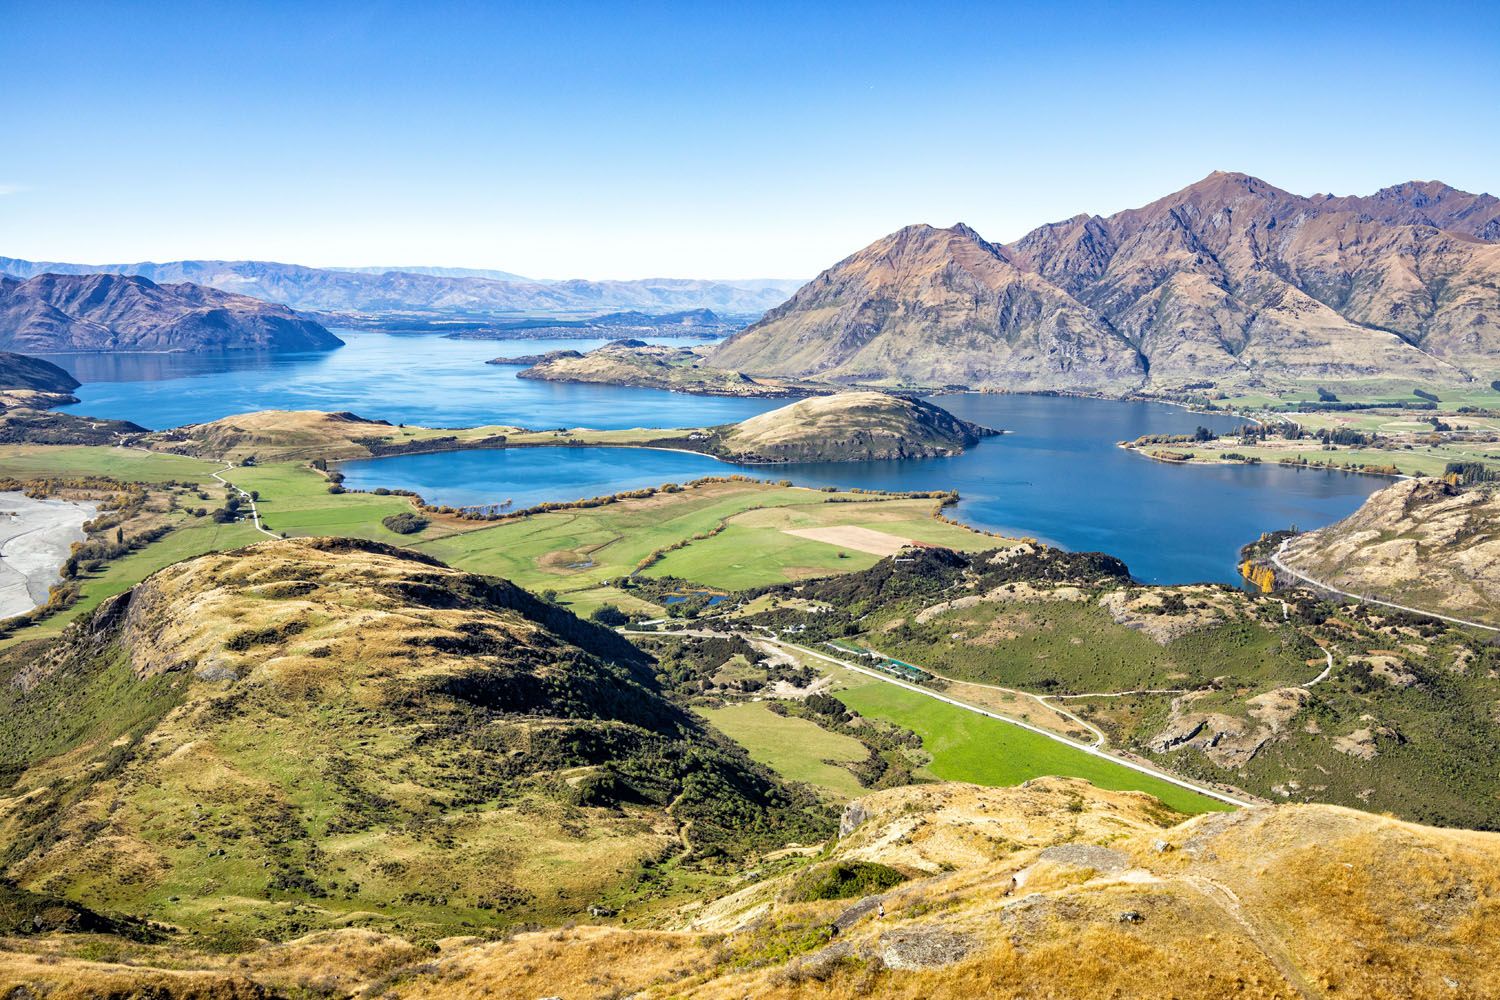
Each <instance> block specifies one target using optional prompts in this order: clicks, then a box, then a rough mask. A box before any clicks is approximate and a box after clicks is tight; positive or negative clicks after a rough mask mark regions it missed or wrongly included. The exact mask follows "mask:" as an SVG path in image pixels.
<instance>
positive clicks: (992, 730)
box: [811, 661, 1229, 813]
mask: <svg viewBox="0 0 1500 1000" xmlns="http://www.w3.org/2000/svg"><path fill="white" fill-rule="evenodd" d="M811 662H813V663H817V661H811ZM818 665H819V667H820V669H822V668H823V667H826V666H827V664H818ZM831 669H833V670H834V671H835V672H836V673H835V676H836V677H837V678H838V681H837V684H836V687H837V690H836V692H835V693H836V694H837V696H838V698H839V699H840V700H841V701H843V702H844V703H845V704H846V705H848V706H849V707H850V708H852V709H854V710H855V711H857V712H859V713H860V714H862V715H867V716H869V717H871V718H875V719H884V720H886V721H887V722H893V723H895V724H896V725H898V726H904V727H905V728H907V729H910V730H912V731H913V732H915V733H916V734H917V735H919V736H921V737H922V748H923V749H924V750H926V751H927V752H928V753H929V754H931V755H932V762H931V763H930V764H928V765H927V770H928V771H930V772H931V773H932V774H933V776H934V777H937V778H940V779H942V780H944V781H969V782H973V783H974V784H976V785H996V786H1006V785H1018V784H1020V783H1021V782H1023V781H1029V780H1030V779H1032V778H1039V777H1042V776H1044V775H1051V774H1059V775H1067V776H1070V777H1076V778H1083V779H1084V780H1086V781H1090V782H1093V783H1094V784H1096V785H1098V786H1099V787H1101V788H1111V789H1117V790H1135V791H1142V792H1147V793H1149V794H1151V795H1155V796H1156V797H1157V798H1159V799H1161V800H1162V802H1164V803H1166V804H1167V805H1168V806H1170V807H1171V808H1173V809H1176V810H1178V811H1179V812H1184V813H1201V812H1209V811H1214V810H1224V809H1228V808H1229V807H1228V806H1227V805H1225V804H1224V803H1222V802H1219V801H1217V800H1216V799H1211V798H1208V797H1207V796H1204V795H1199V794H1197V793H1196V792H1191V791H1188V790H1187V789H1185V788H1180V787H1178V786H1177V785H1174V784H1172V783H1170V782H1167V781H1162V780H1160V779H1158V778H1153V777H1151V776H1150V775H1146V774H1141V773H1140V772H1138V771H1133V770H1131V769H1130V768H1128V767H1124V766H1122V765H1119V764H1114V763H1111V762H1110V761H1108V760H1104V759H1102V758H1100V757H1096V756H1094V755H1093V754H1089V753H1084V752H1083V751H1082V750H1075V749H1073V748H1072V747H1069V746H1067V745H1065V744H1062V743H1059V742H1057V741H1056V740H1052V739H1048V738H1047V737H1045V736H1040V735H1038V734H1036V733H1033V732H1030V731H1028V730H1025V729H1022V728H1020V727H1019V726H1013V725H1010V724H1009V723H1005V722H1001V721H999V720H998V719H991V718H988V717H986V716H983V715H979V714H977V713H975V712H970V711H967V710H965V709H962V708H959V707H957V706H955V705H949V704H947V703H946V702H941V701H938V700H937V699H935V698H929V697H927V696H925V695H922V694H918V693H917V692H915V691H909V690H906V689H904V688H900V687H897V686H896V685H894V684H887V683H886V682H884V681H879V680H875V679H873V678H869V677H866V676H864V675H863V674H856V673H853V672H852V671H848V670H842V669H839V668H831Z"/></svg>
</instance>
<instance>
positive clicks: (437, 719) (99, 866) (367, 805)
mask: <svg viewBox="0 0 1500 1000" xmlns="http://www.w3.org/2000/svg"><path fill="white" fill-rule="evenodd" d="M0 671H3V677H4V683H3V684H0V698H3V706H0V709H3V710H0V747H3V749H0V780H3V783H4V785H5V787H6V788H7V789H8V791H7V793H6V795H5V797H4V798H3V799H0V865H3V875H4V876H5V877H7V878H10V879H13V880H14V881H16V882H17V883H18V884H20V885H21V886H23V887H26V888H30V889H37V890H39V891H40V887H43V886H45V887H46V889H45V891H46V892H48V893H51V894H53V895H58V896H63V897H66V898H69V899H73V900H77V901H79V902H82V903H84V904H85V905H88V906H90V907H94V908H97V909H101V910H105V911H114V912H125V913H132V914H137V915H141V916H148V917H150V918H152V919H156V920H166V921H169V922H171V923H173V924H176V925H179V926H182V927H185V928H188V929H190V930H192V931H193V932H194V933H195V934H197V935H199V936H201V937H202V938H203V939H204V940H217V939H223V940H227V941H234V942H239V943H240V944H243V943H244V942H248V941H250V940H253V939H254V938H257V937H269V938H273V939H274V938H281V937H285V936H288V935H293V934H297V933H301V932H303V931H305V930H307V929H310V928H315V927H333V926H340V925H343V924H345V923H348V922H350V921H355V922H358V923H360V924H362V925H370V926H379V927H385V928H390V929H397V928H400V929H404V930H406V931H407V932H408V933H415V934H431V935H438V936H440V935H441V933H455V932H459V931H460V930H462V929H464V928H478V927H486V926H490V927H494V926H505V925H509V924H514V923H516V922H518V921H523V920H526V919H535V918H538V917H545V918H547V919H554V920H558V919H563V918H565V917H567V916H569V915H577V914H579V913H582V912H583V911H584V910H585V909H586V908H587V907H588V906H590V905H592V904H600V905H603V904H605V903H608V905H610V906H618V905H620V904H621V903H623V902H630V901H635V902H636V903H640V901H641V899H642V898H643V897H642V891H643V890H642V886H647V887H649V891H648V892H646V893H645V897H646V898H649V897H651V896H653V895H657V896H659V895H661V894H662V893H663V892H665V893H667V894H668V895H671V894H672V892H673V891H674V890H673V886H678V887H679V889H678V890H677V891H680V886H681V885H683V884H691V883H692V882H693V881H694V880H697V881H699V882H701V881H703V880H704V879H711V878H712V877H715V875H716V873H717V872H718V871H719V868H718V865H719V863H720V861H719V859H730V858H739V857H741V856H743V854H744V853H745V852H748V851H753V850H757V849H764V848H766V847H771V846H780V845H781V844H784V843H785V842H787V841H789V840H796V839H798V838H809V837H816V836H819V835H820V834H821V833H822V832H823V831H824V830H825V829H826V826H825V825H824V824H826V821H827V820H826V816H825V814H824V813H822V812H821V811H820V809H819V808H818V807H817V806H816V805H815V804H814V803H813V802H812V800H811V799H799V798H797V797H796V796H795V795H793V794H790V793H789V792H788V791H787V790H786V789H785V788H784V787H782V786H781V785H780V784H778V782H777V781H776V780H775V779H774V778H773V777H772V776H771V774H770V773H769V772H767V771H765V770H763V769H761V768H758V767H757V766H756V765H754V764H753V763H752V762H751V761H750V760H749V759H748V758H747V757H745V756H744V755H743V754H742V753H741V752H739V751H737V750H736V749H734V748H733V746H732V744H729V743H728V742H726V741H724V740H722V738H720V737H716V736H715V735H713V734H712V732H711V731H710V730H708V729H706V728H705V727H704V726H703V725H702V724H701V723H700V722H699V721H698V720H697V719H696V718H695V717H694V716H693V715H692V714H691V713H687V712H684V711H682V710H681V709H679V708H677V707H676V706H675V705H674V704H672V703H671V702H670V701H669V700H667V699H666V698H665V697H664V696H663V695H662V693H661V692H660V690H659V688H658V686H657V682H656V679H655V676H654V674H653V672H652V670H651V666H650V661H649V658H648V657H647V656H646V655H645V654H643V653H641V652H640V651H639V650H637V649H635V648H634V647H632V646H631V645H629V644H628V643H626V642H625V641H623V640H622V639H620V638H619V637H617V636H616V635H614V634H613V633H611V632H609V631H607V630H604V629H601V628H598V627H596V626H592V625H589V624H587V623H584V622H582V621H580V620H578V619H576V618H574V617H573V616H572V615H570V614H568V613H567V612H566V611H563V610H561V609H559V608H557V607H555V606H553V605H549V604H546V603H544V602H541V601H538V600H536V599H535V598H533V597H531V596H529V595H527V594H526V593H525V592H524V591H521V590H519V589H517V588H515V587H513V586H511V585H510V584H507V583H504V582H502V581H497V580H493V579H485V578H480V577H476V576H471V575H468V574H464V573H461V572H458V571H455V570H451V569H448V568H446V567H444V566H442V565H441V564H440V563H437V562H436V561H433V560H430V559H427V558H425V557H420V556H416V555H413V554H411V553H408V552H403V551H402V550H398V549H394V548H390V547H386V546H381V545H379V544H378V543H372V542H360V541H355V540H349V539H344V540H338V539H322V540H302V541H285V542H265V543H261V544H258V545H255V546H251V547H249V548H245V549H241V550H239V551H237V552H234V553H229V554H223V555H211V556H205V557H201V558H198V559H194V560H189V561H187V562H184V563H180V564H178V565H176V566H173V567H171V568H169V569H166V570H164V571H162V572H160V573H158V574H156V575H155V576H153V577H152V578H151V579H150V580H148V581H147V582H146V583H144V584H141V585H140V586H138V587H136V588H135V589H134V590H132V591H130V592H129V593H128V594H124V595H121V596H120V597H118V598H116V599H114V600H112V601H110V602H107V603H106V604H104V605H103V606H101V607H100V609H99V610H98V611H97V612H95V613H94V614H93V615H92V616H90V617H88V618H87V619H84V620H80V621H79V622H78V623H77V624H76V625H75V626H74V628H73V629H71V630H70V631H69V632H67V633H66V634H64V635H63V637H62V638H61V640H60V641H59V642H58V643H57V644H56V645H54V646H53V647H50V648H46V649H41V648H38V647H36V646H35V645H32V646H23V647H17V648H15V649H13V650H12V651H10V652H9V653H8V654H7V655H6V656H5V658H4V661H3V664H0ZM726 863H728V862H726ZM661 866H665V868H663V871H665V872H667V873H671V872H676V871H679V870H680V871H681V874H680V875H668V876H663V875H658V874H656V872H657V869H658V868H659V867H661ZM643 873H644V874H643ZM648 874H649V875H650V877H649V878H647V877H646V875H648ZM647 908H648V909H649V906H648V907H647ZM236 946H240V945H239V944H237V945H236Z"/></svg>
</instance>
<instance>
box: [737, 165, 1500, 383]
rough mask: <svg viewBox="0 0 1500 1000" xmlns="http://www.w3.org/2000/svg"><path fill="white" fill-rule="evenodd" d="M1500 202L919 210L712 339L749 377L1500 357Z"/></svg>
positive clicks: (1482, 364)
mask: <svg viewBox="0 0 1500 1000" xmlns="http://www.w3.org/2000/svg"><path fill="white" fill-rule="evenodd" d="M1497 239H1500V199H1496V198H1494V197H1492V196H1489V195H1472V194H1468V193H1466V192H1462V191H1457V190H1456V189H1453V188H1450V187H1447V186H1446V185H1442V184H1439V183H1437V182H1412V183H1407V184H1401V185H1396V186H1394V187H1391V188H1386V189H1384V190H1382V191H1380V192H1377V193H1376V194H1374V195H1370V196H1366V197H1334V196H1331V195H1314V196H1311V197H1303V196H1299V195H1294V194H1291V193H1289V192H1286V191H1283V190H1281V189H1279V188H1276V187H1273V186H1272V185H1270V184H1267V183H1265V182H1264V181H1261V180H1259V179H1257V178H1254V177H1250V176H1248V175H1245V174H1235V173H1222V172H1216V173H1214V174H1211V175H1209V176H1208V177H1206V178H1204V179H1203V180H1202V181H1199V182H1198V183H1196V184H1193V185H1190V186H1189V187H1187V188H1184V189H1183V190H1181V191H1178V192H1176V193H1175V194H1172V195H1169V196H1167V197H1165V198H1162V199H1159V200H1158V201H1155V202H1152V203H1151V204H1149V205H1146V206H1143V207H1141V208H1137V209H1130V210H1127V211H1123V212H1117V213H1115V214H1113V215H1110V216H1094V215H1079V216H1075V217H1073V218H1071V219H1068V220H1065V221H1063V222H1058V223H1053V224H1051V225H1046V226H1042V227H1040V228H1038V229H1036V230H1034V231H1032V232H1031V233H1028V234H1027V235H1026V236H1024V237H1022V238H1021V239H1019V240H1017V241H1015V242H1014V243H1011V244H993V243H989V242H987V241H986V240H984V239H983V238H982V237H981V236H980V235H979V234H978V233H976V232H975V231H974V230H973V229H971V228H969V227H968V226H965V225H963V224H959V225H956V226H953V227H951V228H949V229H937V228H935V227H932V226H928V225H916V226H909V227H907V228H905V229H902V230H900V231H898V232H896V233H893V234H892V235H890V236H887V237H885V238H883V239H881V240H877V241H876V242H875V243H873V244H871V245H870V246H868V247H866V248H865V249H863V250H861V251H859V252H858V253H856V254H854V255H852V256H850V257H848V258H846V259H845V260H843V261H841V262H839V263H838V264H836V265H834V266H833V267H831V268H829V269H828V270H827V271H825V272H823V273H822V274H820V275H819V276H818V277H817V278H815V279H813V281H811V282H809V283H808V284H807V285H804V286H803V287H802V288H801V289H799V290H798V292H797V293H796V294H795V295H794V296H793V297H792V298H791V299H790V300H789V301H788V302H786V303H784V304H783V305H782V306H780V307H778V308H776V309H774V310H772V311H770V312H769V313H767V314H766V316H765V317H763V318H762V319H761V321H760V322H758V323H756V324H754V325H753V326H751V327H749V328H748V329H746V330H744V331H742V332H741V333H739V334H737V335H735V336H734V337H731V338H729V339H728V340H726V341H725V342H724V343H722V344H721V345H720V346H719V347H718V348H717V349H716V350H714V351H713V352H712V353H711V354H710V355H709V360H710V362H711V363H713V364H715V365H719V366H722V367H727V368H734V369H739V370H743V371H747V372H750V373H752V374H773V375H782V376H795V377H809V378H813V377H815V378H829V379H834V380H839V381H847V382H866V383H880V384H914V385H924V386H941V385H946V384H951V383H958V384H961V385H964V386H967V387H971V388H996V389H1019V390H1037V389H1060V390H1070V391H1103V392H1115V393H1118V392H1125V391H1129V390H1132V389H1137V388H1143V387H1148V388H1168V389H1171V388H1181V387H1184V386H1190V385H1201V384H1208V385H1213V384H1226V385H1228V384H1232V385H1241V386H1264V385H1268V384H1272V383H1275V382H1278V381H1281V382H1284V381H1287V380H1292V379H1320V378H1321V379H1329V380H1338V379H1369V378H1375V377H1389V376H1397V377H1403V378H1410V379H1414V380H1417V381H1419V382H1431V383H1435V384H1452V383H1459V382H1464V381H1467V380H1470V379H1472V378H1473V377H1474V376H1475V375H1477V374H1480V373H1488V372H1493V371H1495V370H1497V369H1500V243H1497V242H1495V241H1496V240H1497Z"/></svg>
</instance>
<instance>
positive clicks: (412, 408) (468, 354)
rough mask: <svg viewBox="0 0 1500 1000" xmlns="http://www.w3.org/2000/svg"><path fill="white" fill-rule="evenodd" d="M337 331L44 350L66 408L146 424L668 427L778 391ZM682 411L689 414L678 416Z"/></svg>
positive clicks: (734, 414) (509, 343)
mask: <svg viewBox="0 0 1500 1000" xmlns="http://www.w3.org/2000/svg"><path fill="white" fill-rule="evenodd" d="M335 332H336V333H337V334H338V335H339V336H340V337H341V338H343V339H344V340H345V341H346V343H345V346H343V347H340V348H338V349H337V350H332V351H317V352H309V353H286V354H282V353H271V352H259V351H225V352H220V353H214V354H136V355H129V354H114V355H106V354H55V355H44V356H45V357H46V358H47V360H49V361H51V362H52V363H53V364H57V365H61V366H62V367H63V368H65V369H67V370H68V371H70V372H72V374H73V377H74V378H76V379H78V380H79V381H80V382H83V383H84V384H83V386H82V388H80V389H78V390H77V391H76V392H75V393H74V395H75V396H77V397H78V398H79V400H80V402H79V403H76V404H74V405H72V406H67V407H63V412H65V413H86V414H88V415H89V416H93V417H110V418H113V419H117V420H133V421H135V422H136V423H138V424H140V425H141V426H143V427H150V428H152V429H155V430H160V429H162V428H165V427H177V426H181V425H182V424H190V423H202V422H204V421H207V420H217V419H219V418H220V417H227V416H229V415H230V414H233V413H247V412H249V411H251V410H350V411H352V412H354V413H358V414H359V415H360V416H362V417H369V418H370V419H372V420H389V421H391V422H393V423H408V424H422V425H424V426H427V427H465V426H474V425H476V424H494V423H509V424H523V425H524V426H527V427H535V428H548V427H595V428H602V429H614V428H621V427H672V426H683V425H691V424H717V423H733V422H734V421H736V420H743V419H745V418H746V417H750V416H754V415H755V414H757V413H761V412H764V411H765V410H769V409H774V408H775V407H776V406H777V405H779V403H782V402H785V401H784V400H768V399H733V398H722V399H721V398H713V397H685V396H682V395H679V394H675V393H670V392H662V391H660V390H655V389H629V388H624V387H617V386H587V385H563V384H559V383H553V382H533V381H529V380H526V379H518V378H516V377H515V375H516V372H517V371H519V370H520V369H519V368H516V367H513V366H509V365H487V364H485V363H484V362H485V361H487V360H489V359H490V358H496V357H516V356H519V355H524V354H541V353H544V352H546V351H555V350H559V349H563V348H571V349H572V350H575V351H587V350H591V349H593V348H595V347H598V346H599V345H600V344H602V343H604V341H602V340H446V339H444V338H443V337H440V336H435V335H429V334H406V335H401V334H384V333H368V332H359V331H352V330H336V331H335ZM647 339H648V340H649V339H650V338H647ZM667 342H668V343H674V344H684V345H685V344H690V343H692V341H689V340H672V341H667ZM687 413H692V414H696V415H695V416H690V417H684V414H687Z"/></svg>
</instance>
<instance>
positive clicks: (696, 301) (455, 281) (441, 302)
mask: <svg viewBox="0 0 1500 1000" xmlns="http://www.w3.org/2000/svg"><path fill="white" fill-rule="evenodd" d="M47 273H52V274H96V273H108V274H134V275H140V276H141V277H144V278H149V279H151V280H152V281H155V282H159V283H171V282H184V281H187V282H192V283H194V284H198V285H207V286H209V287H212V288H218V289H221V290H223V291H228V292H235V293H238V294H241V295H252V296H254V297H256V298H259V299H265V300H267V301H269V302H279V303H282V304H284V305H288V306H291V307H292V308H293V309H301V310H305V311H306V310H311V311H317V312H329V313H411V312H420V313H439V314H451V315H460V316H473V315H496V314H514V313H548V314H556V313H574V312H576V313H588V312H605V311H610V310H621V309H642V310H646V311H657V312H664V311H670V310H675V309H713V310H717V311H720V312H734V313H753V314H759V313H761V312H764V311H765V310H766V309H769V308H770V307H772V306H774V305H777V304H778V303H780V302H782V301H783V300H784V299H785V298H786V297H787V296H788V295H789V294H791V293H792V291H794V290H795V289H796V288H797V286H798V285H800V284H801V282H800V281H797V280H791V279H785V280H783V279H773V278H766V279H747V280H744V281H710V280H703V279H696V278H647V279H643V280H639V281H587V280H583V279H571V280H566V281H551V282H540V281H531V280H528V279H523V278H519V277H518V276H514V275H511V276H508V277H505V278H503V280H502V278H501V276H502V275H508V272H504V271H492V272H491V271H471V270H468V269H463V268H438V267H433V268H412V269H408V270H399V271H398V270H389V269H381V268H359V269H355V268H316V267H303V266H302V265H300V264H277V263H272V262H270V261H258V260H238V261H226V260H179V261H171V262H168V263H162V264H157V263H151V262H141V263H135V264H63V263H56V262H51V261H40V262H38V261H27V260H17V259H15V258H11V257H0V274H8V275H11V276H12V277H18V278H30V277H34V276H36V275H40V274H47Z"/></svg>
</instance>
